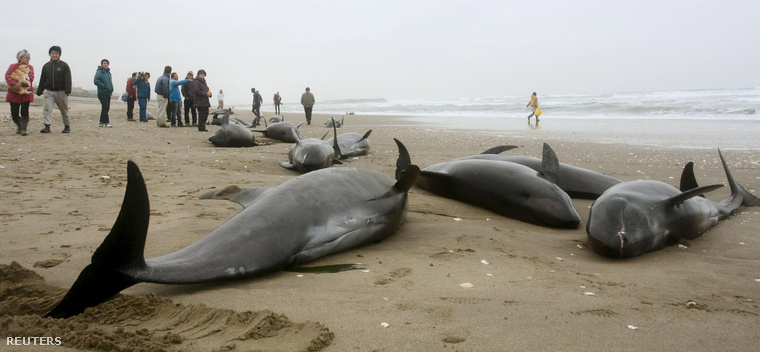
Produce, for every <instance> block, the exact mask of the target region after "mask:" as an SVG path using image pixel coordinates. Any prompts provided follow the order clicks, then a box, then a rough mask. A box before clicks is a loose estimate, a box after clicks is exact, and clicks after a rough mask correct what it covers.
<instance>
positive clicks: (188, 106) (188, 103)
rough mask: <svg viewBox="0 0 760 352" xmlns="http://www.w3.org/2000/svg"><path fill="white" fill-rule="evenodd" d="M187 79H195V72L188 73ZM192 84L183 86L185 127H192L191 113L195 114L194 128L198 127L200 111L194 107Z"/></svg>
mask: <svg viewBox="0 0 760 352" xmlns="http://www.w3.org/2000/svg"><path fill="white" fill-rule="evenodd" d="M185 79H193V71H190V72H188V73H187V76H185ZM191 87H192V84H183V85H182V89H180V91H181V92H182V96H183V97H184V98H185V126H190V120H189V119H190V112H192V113H193V126H198V122H197V121H198V109H196V108H195V106H193V94H192V93H191V92H190V89H191Z"/></svg>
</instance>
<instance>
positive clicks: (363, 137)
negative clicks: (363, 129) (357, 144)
mask: <svg viewBox="0 0 760 352" xmlns="http://www.w3.org/2000/svg"><path fill="white" fill-rule="evenodd" d="M370 134H372V130H369V131H367V133H365V134H364V135H363V136H362V138H361V139H360V141H361V140H365V139H367V138H369V135H370Z"/></svg>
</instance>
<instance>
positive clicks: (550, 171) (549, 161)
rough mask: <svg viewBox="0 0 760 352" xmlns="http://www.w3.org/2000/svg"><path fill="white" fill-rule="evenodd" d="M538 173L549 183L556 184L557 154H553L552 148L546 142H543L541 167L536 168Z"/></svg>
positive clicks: (557, 177) (557, 176) (557, 178)
mask: <svg viewBox="0 0 760 352" xmlns="http://www.w3.org/2000/svg"><path fill="white" fill-rule="evenodd" d="M538 174H539V176H540V177H542V178H544V179H545V180H547V181H549V182H551V183H554V184H557V182H558V181H559V160H558V159H557V154H555V153H554V149H552V147H550V146H549V145H548V144H546V143H544V152H543V157H542V158H541V168H540V169H539V170H538Z"/></svg>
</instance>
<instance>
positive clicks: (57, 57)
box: [37, 45, 71, 133]
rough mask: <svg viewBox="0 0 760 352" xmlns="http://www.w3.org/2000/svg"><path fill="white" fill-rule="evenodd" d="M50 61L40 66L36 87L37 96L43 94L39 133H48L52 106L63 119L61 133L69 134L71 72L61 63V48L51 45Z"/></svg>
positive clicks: (51, 122)
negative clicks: (43, 100)
mask: <svg viewBox="0 0 760 352" xmlns="http://www.w3.org/2000/svg"><path fill="white" fill-rule="evenodd" d="M48 55H50V61H48V62H47V63H46V64H45V66H42V74H41V75H40V83H39V85H38V86H37V96H40V95H42V94H43V93H44V94H45V97H44V99H45V102H44V104H43V105H42V122H43V123H44V124H45V127H44V128H43V129H42V130H41V131H40V133H50V125H52V124H53V104H55V105H56V106H58V110H60V111H61V118H62V119H63V125H64V128H63V131H62V132H63V133H69V132H71V128H70V126H71V119H70V117H69V95H71V70H70V69H69V65H68V64H66V63H65V62H63V61H61V47H60V46H58V45H53V46H51V47H50V49H49V50H48Z"/></svg>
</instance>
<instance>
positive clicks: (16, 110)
mask: <svg viewBox="0 0 760 352" xmlns="http://www.w3.org/2000/svg"><path fill="white" fill-rule="evenodd" d="M31 59H32V56H31V54H29V52H28V51H26V49H23V50H21V51H19V52H18V53H17V54H16V60H18V62H16V63H14V64H11V65H10V66H8V71H5V83H8V94H6V95H5V101H7V102H9V103H10V104H11V117H12V118H13V123H15V124H16V133H17V134H20V135H22V136H26V135H27V133H26V126H27V125H28V124H29V103H31V102H33V101H34V93H33V92H34V87H32V82H34V67H32V65H30V64H29V61H30V60H31ZM19 66H26V68H27V69H28V70H29V71H28V72H26V74H25V75H21V77H19V75H18V74H16V72H17V70H19ZM21 71H25V70H21ZM19 78H21V80H20V79H19ZM24 79H25V80H26V81H25V82H22V80H24Z"/></svg>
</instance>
